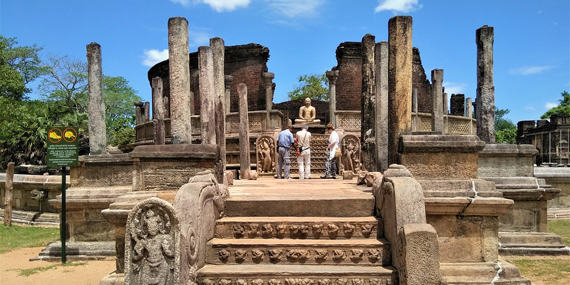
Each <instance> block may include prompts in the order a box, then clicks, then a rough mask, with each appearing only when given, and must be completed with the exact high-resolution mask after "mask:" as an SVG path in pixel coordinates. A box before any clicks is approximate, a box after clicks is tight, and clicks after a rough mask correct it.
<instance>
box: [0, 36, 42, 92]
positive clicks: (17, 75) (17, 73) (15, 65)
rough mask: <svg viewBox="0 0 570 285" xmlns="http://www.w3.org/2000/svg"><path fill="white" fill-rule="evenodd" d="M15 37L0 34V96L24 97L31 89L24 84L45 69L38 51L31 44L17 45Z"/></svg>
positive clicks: (37, 48)
mask: <svg viewBox="0 0 570 285" xmlns="http://www.w3.org/2000/svg"><path fill="white" fill-rule="evenodd" d="M17 44H18V42H17V41H16V39H15V38H5V37H3V36H2V35H0V97H4V98H12V99H16V100H22V99H25V98H26V97H25V94H27V93H30V92H31V91H32V90H31V89H30V88H28V87H26V84H28V83H30V82H32V81H34V80H35V79H36V78H38V77H40V76H41V75H42V74H43V73H44V72H45V71H46V69H45V67H44V66H43V65H42V64H41V60H40V58H39V55H38V52H39V51H40V50H42V49H41V48H39V47H36V46H35V45H33V46H17Z"/></svg>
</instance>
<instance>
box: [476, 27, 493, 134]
mask: <svg viewBox="0 0 570 285" xmlns="http://www.w3.org/2000/svg"><path fill="white" fill-rule="evenodd" d="M475 34H476V40H475V42H476V43H477V100H476V104H477V107H476V108H475V111H476V112H477V114H476V117H477V135H478V136H479V138H480V139H481V140H483V141H484V142H486V143H491V144H493V143H495V86H494V85H493V41H494V30H493V27H488V26H487V25H485V26H483V27H481V28H479V29H477V32H476V33H475Z"/></svg>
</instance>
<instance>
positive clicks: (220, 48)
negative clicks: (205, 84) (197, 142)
mask: <svg viewBox="0 0 570 285" xmlns="http://www.w3.org/2000/svg"><path fill="white" fill-rule="evenodd" d="M210 48H211V49H212V59H213V62H214V64H213V65H214V72H213V77H214V91H215V93H216V94H215V114H216V144H217V145H219V146H220V159H221V161H222V165H221V167H222V170H223V171H225V170H226V115H225V112H226V111H225V110H226V107H225V101H226V99H225V98H226V94H225V93H226V89H225V82H224V81H225V78H224V60H225V44H224V40H223V39H221V38H213V39H210ZM228 104H229V103H228ZM223 171H222V172H220V173H223ZM222 179H223V177H218V181H219V182H221V181H222Z"/></svg>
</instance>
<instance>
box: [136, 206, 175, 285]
mask: <svg viewBox="0 0 570 285" xmlns="http://www.w3.org/2000/svg"><path fill="white" fill-rule="evenodd" d="M179 241H180V229H179V222H178V218H177V217H176V214H175V209H174V208H173V207H172V206H171V205H170V204H169V203H168V202H166V201H164V200H162V199H158V198H150V199H147V200H145V201H142V202H140V203H139V204H137V205H136V206H135V207H134V208H133V209H132V210H131V212H130V213H129V217H128V218H127V228H126V233H125V284H130V285H133V284H164V285H166V284H178V281H179V279H178V278H179V268H180V264H179V263H180V248H179V244H180V242H179Z"/></svg>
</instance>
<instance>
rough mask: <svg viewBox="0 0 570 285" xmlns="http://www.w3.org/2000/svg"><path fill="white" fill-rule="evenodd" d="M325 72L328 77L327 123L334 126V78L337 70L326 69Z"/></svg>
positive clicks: (335, 78)
mask: <svg viewBox="0 0 570 285" xmlns="http://www.w3.org/2000/svg"><path fill="white" fill-rule="evenodd" d="M325 74H326V76H327V78H328V79H329V123H332V124H333V125H334V126H335V128H336V127H337V124H336V114H335V113H336V80H337V78H338V74H339V71H338V70H331V71H327V72H326V73H325Z"/></svg>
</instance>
